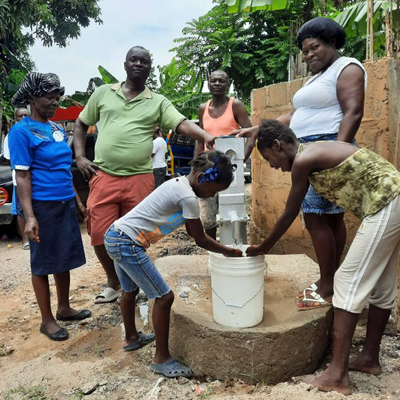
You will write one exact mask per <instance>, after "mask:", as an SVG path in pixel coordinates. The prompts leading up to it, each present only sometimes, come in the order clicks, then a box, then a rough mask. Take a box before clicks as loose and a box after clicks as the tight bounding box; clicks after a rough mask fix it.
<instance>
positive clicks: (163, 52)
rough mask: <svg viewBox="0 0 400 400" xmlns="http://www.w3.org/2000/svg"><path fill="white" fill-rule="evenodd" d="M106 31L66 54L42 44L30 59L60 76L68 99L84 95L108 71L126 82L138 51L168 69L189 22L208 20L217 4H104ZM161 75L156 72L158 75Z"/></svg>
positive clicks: (96, 31)
mask: <svg viewBox="0 0 400 400" xmlns="http://www.w3.org/2000/svg"><path fill="white" fill-rule="evenodd" d="M100 7H101V10H102V15H101V19H102V20H103V24H102V25H97V24H95V23H92V24H91V25H90V26H89V27H88V28H85V29H83V30H82V32H81V36H80V38H79V39H77V40H71V41H70V42H69V45H68V46H67V47H66V48H63V49H60V48H58V47H55V46H53V47H50V48H48V47H43V46H42V45H41V44H40V43H36V44H35V45H34V46H33V47H32V48H31V49H30V54H31V56H32V59H33V60H34V62H35V64H36V67H37V69H38V71H40V72H54V73H56V74H57V75H59V77H60V79H61V84H62V85H63V86H65V88H66V93H67V94H72V93H74V92H75V91H76V90H80V91H84V90H85V89H86V87H87V83H88V81H89V79H90V78H92V77H94V76H99V73H98V71H97V67H98V66H99V65H102V66H103V67H104V68H106V69H107V70H108V71H110V72H111V73H112V74H113V75H114V76H115V77H116V78H118V79H120V80H122V79H124V77H125V71H124V66H123V62H124V59H125V55H126V52H127V51H128V50H129V49H130V48H131V47H132V46H135V45H139V46H143V47H145V48H147V49H149V50H150V51H151V53H152V54H153V61H154V66H157V65H165V64H168V63H169V62H170V60H171V58H172V57H173V53H171V52H169V50H170V49H171V48H173V47H175V43H174V42H173V39H176V38H179V37H182V36H183V35H182V29H183V28H184V27H185V24H186V22H190V21H191V20H192V19H197V18H198V17H200V16H202V15H204V14H206V13H207V12H208V11H209V10H210V9H211V8H212V7H213V3H212V0H146V1H143V0H102V1H100ZM157 73H158V70H157V68H156V75H157Z"/></svg>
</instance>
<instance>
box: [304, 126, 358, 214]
mask: <svg viewBox="0 0 400 400" xmlns="http://www.w3.org/2000/svg"><path fill="white" fill-rule="evenodd" d="M330 140H331V141H334V140H337V133H328V134H323V135H310V136H304V137H301V138H298V141H299V142H300V143H312V142H320V141H330ZM352 144H354V145H357V142H356V141H355V140H353V142H352ZM301 209H302V210H303V213H304V214H318V215H322V214H341V213H344V212H345V211H344V210H343V208H341V207H339V206H337V205H336V204H334V203H332V202H330V201H329V200H327V199H325V197H322V196H320V195H319V194H318V193H317V192H316V191H315V190H314V188H313V187H312V186H311V185H310V186H309V188H308V190H307V193H306V196H305V197H304V200H303V203H302V204H301Z"/></svg>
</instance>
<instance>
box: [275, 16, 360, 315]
mask: <svg viewBox="0 0 400 400" xmlns="http://www.w3.org/2000/svg"><path fill="white" fill-rule="evenodd" d="M345 40H346V34H345V32H344V30H343V28H342V27H341V26H340V25H339V24H337V23H336V22H335V21H333V20H331V19H329V18H315V19H313V20H311V21H308V22H307V23H305V24H304V25H303V26H302V27H301V28H300V30H299V32H298V34H297V45H298V46H299V48H300V49H301V50H302V51H303V55H304V60H305V62H306V63H307V64H308V65H309V67H310V69H311V70H312V71H313V72H314V73H316V75H315V76H314V77H312V78H311V79H310V80H308V81H307V83H306V84H305V86H304V87H303V88H301V89H300V90H299V91H298V92H297V93H296V94H295V96H294V98H293V108H292V110H291V111H290V112H289V113H288V114H286V115H282V116H280V117H279V118H278V120H280V121H281V122H283V123H285V124H286V125H289V126H290V128H291V129H292V130H293V131H294V133H295V134H296V136H297V138H298V139H299V141H300V142H302V143H307V142H313V141H320V140H340V141H343V142H349V143H351V142H353V141H354V138H355V135H356V133H357V130H358V128H359V126H360V123H361V119H362V117H363V111H364V94H365V85H366V81H367V74H366V71H365V69H364V67H363V66H362V65H361V63H360V62H359V61H358V60H356V59H355V58H349V57H342V56H341V54H340V53H339V52H338V51H337V50H338V49H340V48H341V47H343V45H344V43H345ZM302 211H303V215H304V220H305V224H306V227H307V230H308V231H309V232H310V235H311V238H312V241H313V244H314V249H315V252H316V255H317V259H318V264H319V267H320V272H321V278H320V279H319V280H318V281H317V282H315V283H312V284H310V285H309V287H308V288H306V289H305V290H304V292H303V293H299V294H298V300H297V307H298V308H299V309H301V310H304V309H314V308H318V307H321V306H326V305H329V304H331V302H332V295H333V276H334V274H335V271H336V270H337V268H338V267H339V265H340V259H341V256H342V253H343V249H344V245H345V243H346V226H345V224H344V221H343V217H344V210H342V209H341V208H340V207H338V206H336V205H335V204H333V203H331V202H329V201H328V200H326V199H324V198H323V197H321V196H319V195H318V194H317V193H315V191H314V190H313V189H312V187H311V186H310V189H309V191H308V193H307V196H306V198H305V199H304V202H303V205H302Z"/></svg>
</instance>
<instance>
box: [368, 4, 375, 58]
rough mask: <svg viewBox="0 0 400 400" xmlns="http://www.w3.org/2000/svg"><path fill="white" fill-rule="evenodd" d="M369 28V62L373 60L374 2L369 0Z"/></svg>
mask: <svg viewBox="0 0 400 400" xmlns="http://www.w3.org/2000/svg"><path fill="white" fill-rule="evenodd" d="M370 22H371V27H370V32H369V33H370V36H371V40H370V57H369V58H370V60H373V59H374V0H371V19H370Z"/></svg>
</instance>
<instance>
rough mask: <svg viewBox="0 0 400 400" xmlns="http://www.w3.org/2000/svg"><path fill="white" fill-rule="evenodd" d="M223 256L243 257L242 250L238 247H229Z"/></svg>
mask: <svg viewBox="0 0 400 400" xmlns="http://www.w3.org/2000/svg"><path fill="white" fill-rule="evenodd" d="M224 256H225V257H243V253H242V250H240V249H229V251H227V252H226V253H224Z"/></svg>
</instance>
